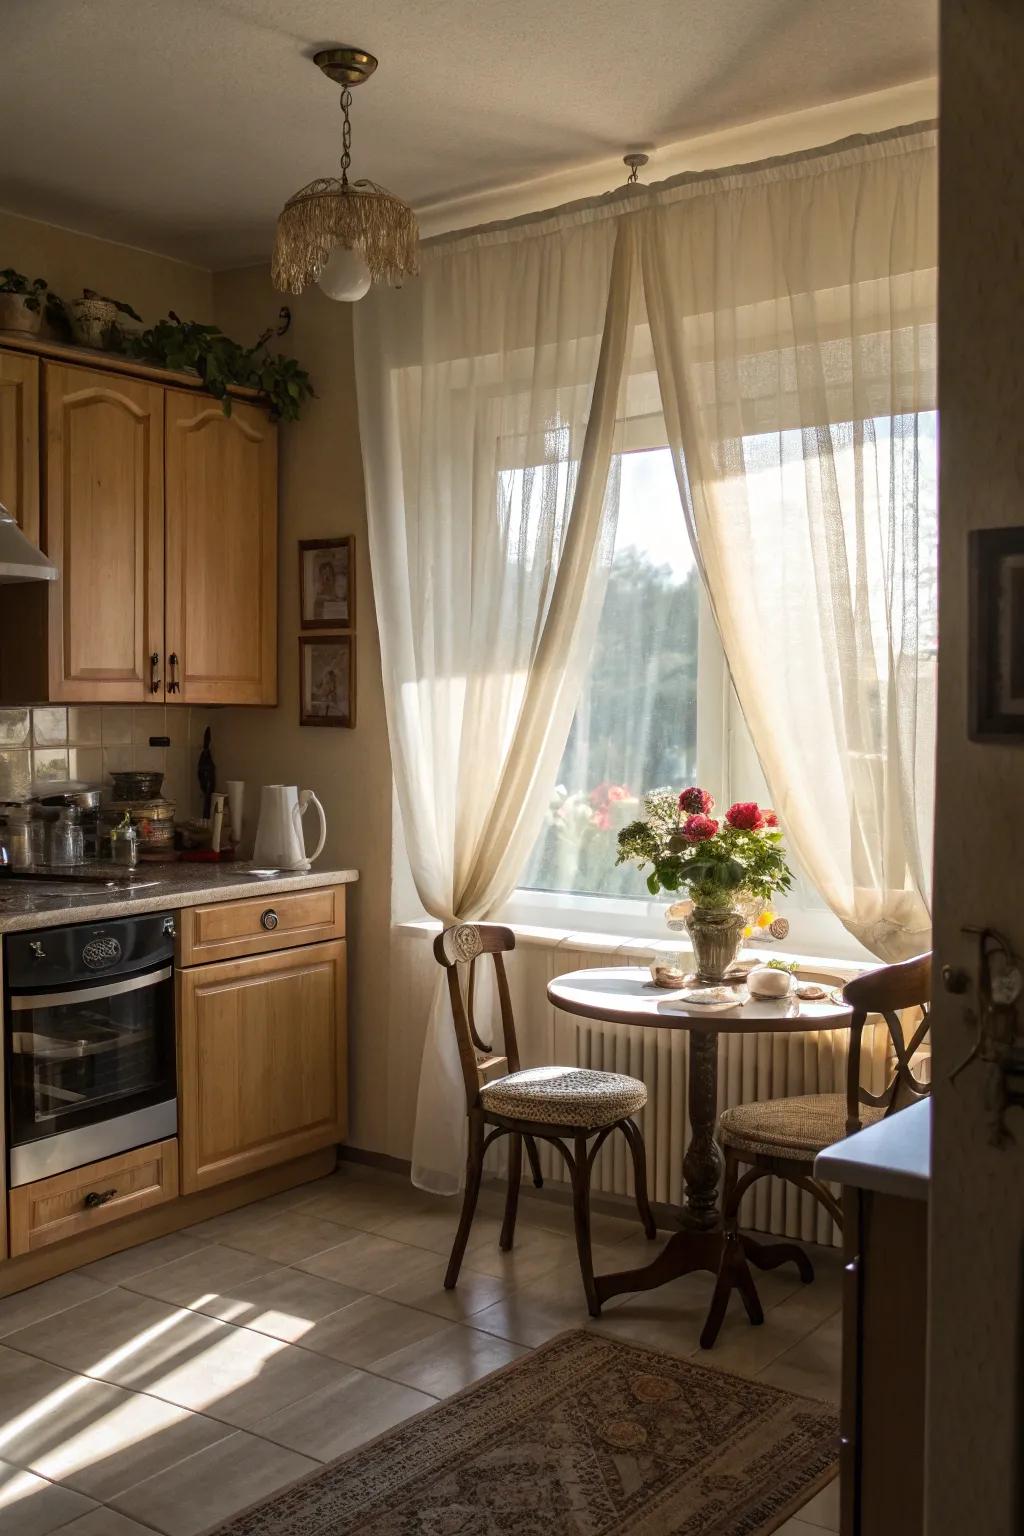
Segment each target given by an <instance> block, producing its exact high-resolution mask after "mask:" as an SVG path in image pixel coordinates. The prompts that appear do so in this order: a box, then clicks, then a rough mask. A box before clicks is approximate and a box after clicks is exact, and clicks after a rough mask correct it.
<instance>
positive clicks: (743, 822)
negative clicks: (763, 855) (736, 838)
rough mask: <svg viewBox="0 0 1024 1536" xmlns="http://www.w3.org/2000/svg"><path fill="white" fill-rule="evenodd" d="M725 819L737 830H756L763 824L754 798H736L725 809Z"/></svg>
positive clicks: (762, 818)
mask: <svg viewBox="0 0 1024 1536" xmlns="http://www.w3.org/2000/svg"><path fill="white" fill-rule="evenodd" d="M725 819H726V821H727V822H728V823H729V825H730V827H735V828H736V830H737V831H738V832H757V831H759V830H760V829H761V827H763V826H764V817H763V816H762V815H761V810H760V807H759V806H758V804H757V801H756V800H737V802H736V804H735V805H731V806H730V807H729V809H728V810H727V811H726V813H725Z"/></svg>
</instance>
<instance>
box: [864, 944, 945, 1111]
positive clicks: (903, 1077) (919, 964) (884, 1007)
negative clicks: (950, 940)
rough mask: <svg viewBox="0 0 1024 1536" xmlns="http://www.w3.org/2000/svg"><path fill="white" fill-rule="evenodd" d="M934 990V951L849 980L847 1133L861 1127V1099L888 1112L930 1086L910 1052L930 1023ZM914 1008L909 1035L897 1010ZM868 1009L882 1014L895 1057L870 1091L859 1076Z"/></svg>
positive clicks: (923, 1036) (865, 1103) (916, 1045)
mask: <svg viewBox="0 0 1024 1536" xmlns="http://www.w3.org/2000/svg"><path fill="white" fill-rule="evenodd" d="M931 995H932V957H931V955H930V954H927V955H917V956H916V957H915V958H914V959H913V960H902V961H900V963H899V964H898V965H883V966H879V968H878V970H876V971H868V972H867V973H866V974H865V975H864V976H857V977H856V978H855V979H854V980H853V981H848V982H847V983H846V986H845V987H844V988H843V997H844V998H845V1000H846V1002H848V1003H849V1004H850V1006H851V1007H852V1009H853V1021H852V1023H851V1026H850V1058H849V1064H848V1066H847V1073H846V1129H847V1132H848V1133H852V1132H853V1131H859V1130H860V1128H861V1124H862V1121H861V1115H860V1110H861V1106H863V1105H870V1106H871V1107H872V1108H875V1109H884V1110H885V1113H886V1115H891V1114H893V1113H894V1112H895V1111H896V1110H897V1109H903V1108H904V1107H905V1106H906V1105H907V1104H909V1103H912V1102H913V1101H914V1100H915V1099H923V1098H925V1097H926V1096H927V1095H928V1094H929V1093H930V1092H931V1083H930V1082H925V1081H923V1080H922V1079H921V1078H918V1077H916V1076H915V1074H914V1072H913V1070H912V1068H911V1060H912V1058H913V1056H914V1052H915V1051H916V1050H917V1049H918V1047H919V1046H920V1045H921V1044H922V1042H923V1041H924V1039H925V1037H926V1035H927V1034H928V1030H929V1027H930V1019H929V1016H928V1008H929V1004H930V1002H931ZM911 1008H916V1009H918V1010H919V1011H920V1018H919V1019H918V1020H917V1021H916V1022H915V1023H914V1027H913V1030H912V1033H911V1035H910V1038H909V1040H908V1039H907V1038H906V1031H905V1028H904V1024H903V1020H902V1019H901V1018H900V1014H901V1012H902V1011H903V1010H904V1009H911ZM869 1014H880V1015H881V1017H882V1018H883V1019H884V1020H885V1024H886V1027H887V1028H888V1031H889V1039H890V1041H891V1042H892V1048H893V1053H894V1055H895V1058H896V1066H895V1070H894V1072H893V1074H892V1076H891V1077H890V1079H889V1081H888V1082H887V1084H886V1086H885V1088H884V1089H883V1091H882V1092H881V1093H880V1094H872V1093H869V1092H868V1091H867V1089H866V1088H864V1087H862V1085H861V1081H860V1059H861V1036H862V1035H863V1032H864V1025H865V1024H866V1023H867V1021H868V1015H869Z"/></svg>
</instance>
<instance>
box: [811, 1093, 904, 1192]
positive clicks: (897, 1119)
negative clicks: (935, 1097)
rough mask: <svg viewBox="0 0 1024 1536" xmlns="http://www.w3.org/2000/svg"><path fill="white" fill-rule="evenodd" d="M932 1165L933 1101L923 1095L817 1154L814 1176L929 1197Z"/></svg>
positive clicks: (879, 1190) (858, 1185)
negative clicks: (921, 1098)
mask: <svg viewBox="0 0 1024 1536" xmlns="http://www.w3.org/2000/svg"><path fill="white" fill-rule="evenodd" d="M931 1163H932V1104H931V1099H923V1100H922V1101H921V1102H920V1103H919V1104H911V1105H910V1106H909V1108H907V1109H901V1110H900V1111H899V1112H898V1113H897V1114H895V1115H890V1117H889V1119H888V1120H879V1121H877V1122H876V1124H875V1125H869V1126H867V1127H866V1128H865V1129H864V1130H863V1131H858V1132H857V1134H856V1135H855V1136H847V1137H846V1139H845V1141H837V1142H836V1144H835V1146H834V1147H828V1148H826V1150H825V1151H824V1152H819V1153H818V1156H817V1157H816V1158H815V1161H814V1173H815V1177H817V1178H819V1179H825V1180H826V1181H827V1182H828V1183H831V1184H852V1185H854V1186H855V1187H856V1188H857V1189H870V1190H874V1191H875V1192H876V1193H877V1194H880V1195H902V1196H903V1197H904V1198H905V1199H909V1200H927V1199H928V1185H929V1182H930V1180H931Z"/></svg>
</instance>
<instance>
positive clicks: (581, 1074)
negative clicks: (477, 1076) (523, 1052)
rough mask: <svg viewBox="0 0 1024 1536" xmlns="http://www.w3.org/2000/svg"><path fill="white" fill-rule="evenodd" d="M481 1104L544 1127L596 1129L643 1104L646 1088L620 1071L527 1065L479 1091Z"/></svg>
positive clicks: (499, 1113)
mask: <svg viewBox="0 0 1024 1536" xmlns="http://www.w3.org/2000/svg"><path fill="white" fill-rule="evenodd" d="M480 1102H481V1104H482V1105H483V1107H484V1109H488V1110H490V1111H491V1112H492V1113H493V1114H498V1115H507V1116H508V1117H509V1119H510V1120H536V1121H538V1122H540V1123H542V1124H547V1125H579V1126H583V1127H585V1128H586V1129H587V1130H599V1129H600V1128H601V1127H602V1126H605V1125H614V1124H615V1123H616V1122H617V1121H619V1120H621V1119H622V1117H623V1116H624V1115H635V1114H636V1112H637V1111H638V1110H640V1109H643V1107H644V1105H645V1104H646V1103H647V1089H646V1088H645V1086H644V1084H643V1083H641V1082H640V1081H639V1080H638V1079H637V1078H635V1077H625V1076H623V1074H622V1073H621V1072H592V1071H590V1070H589V1068H587V1067H528V1068H527V1069H526V1070H525V1071H523V1072H510V1073H509V1074H508V1076H507V1077H501V1078H499V1079H498V1081H497V1082H494V1083H486V1084H485V1085H484V1086H483V1087H482V1088H481V1089H480Z"/></svg>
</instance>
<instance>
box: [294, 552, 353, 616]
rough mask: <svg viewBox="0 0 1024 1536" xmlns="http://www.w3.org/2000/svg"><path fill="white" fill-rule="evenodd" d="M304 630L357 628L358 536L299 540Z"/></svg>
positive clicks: (300, 605)
mask: <svg viewBox="0 0 1024 1536" xmlns="http://www.w3.org/2000/svg"><path fill="white" fill-rule="evenodd" d="M299 612H300V614H301V616H302V628H303V629H354V628H355V623H356V593H355V539H354V538H352V537H351V535H350V536H349V537H348V538H345V539H300V540H299Z"/></svg>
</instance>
